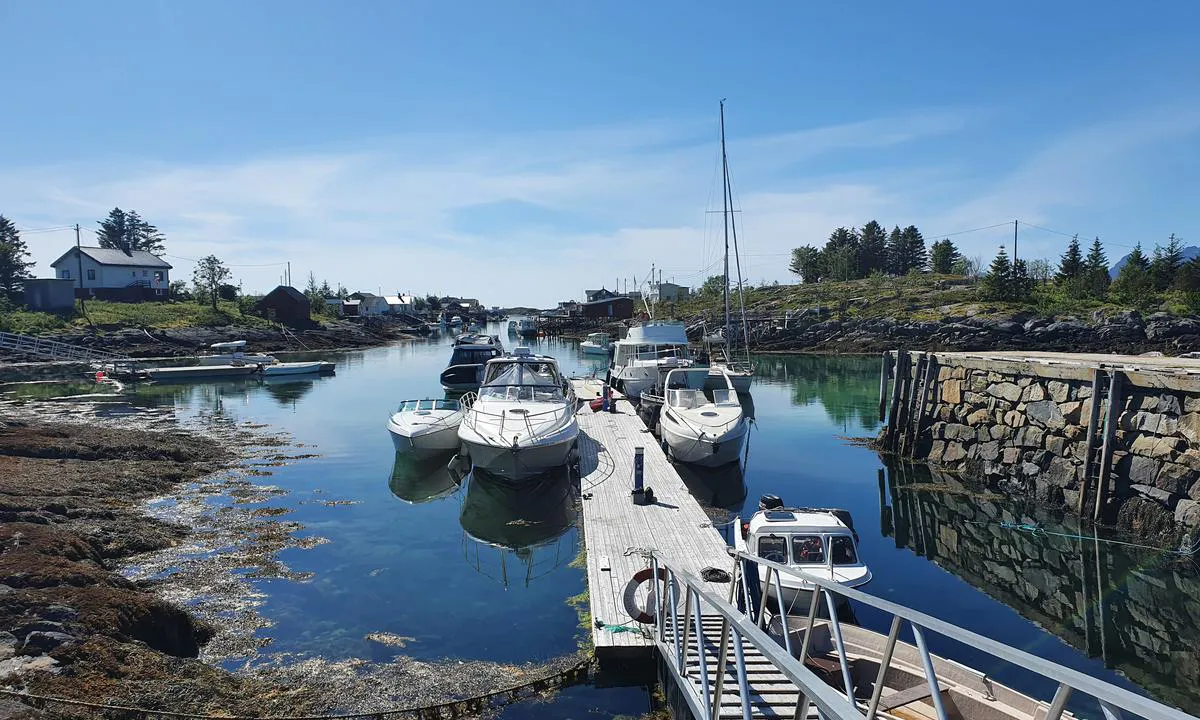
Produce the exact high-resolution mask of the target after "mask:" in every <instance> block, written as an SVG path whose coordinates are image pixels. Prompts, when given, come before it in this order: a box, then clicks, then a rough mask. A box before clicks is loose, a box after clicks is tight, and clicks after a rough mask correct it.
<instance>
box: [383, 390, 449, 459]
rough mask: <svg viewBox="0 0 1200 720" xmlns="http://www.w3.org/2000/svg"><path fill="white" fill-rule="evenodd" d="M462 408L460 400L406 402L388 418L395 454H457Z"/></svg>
mask: <svg viewBox="0 0 1200 720" xmlns="http://www.w3.org/2000/svg"><path fill="white" fill-rule="evenodd" d="M462 418H463V414H462V408H461V407H460V406H459V404H458V401H457V400H429V399H426V400H405V401H404V402H402V403H400V407H399V409H397V410H396V412H394V413H392V416H391V417H390V418H388V423H387V429H388V432H390V433H391V434H392V444H393V445H395V446H396V452H407V451H410V450H416V451H428V452H437V451H444V450H457V449H458V446H459V443H458V426H459V425H460V424H461V423H462Z"/></svg>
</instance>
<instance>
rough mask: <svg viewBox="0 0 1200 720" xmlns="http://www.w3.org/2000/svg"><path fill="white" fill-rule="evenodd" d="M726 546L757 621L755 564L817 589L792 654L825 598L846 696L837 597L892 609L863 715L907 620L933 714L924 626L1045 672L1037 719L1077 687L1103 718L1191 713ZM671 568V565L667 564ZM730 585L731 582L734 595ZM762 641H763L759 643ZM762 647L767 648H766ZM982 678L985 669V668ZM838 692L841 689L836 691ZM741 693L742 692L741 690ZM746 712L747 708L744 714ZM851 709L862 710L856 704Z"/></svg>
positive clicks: (937, 694) (1056, 719)
mask: <svg viewBox="0 0 1200 720" xmlns="http://www.w3.org/2000/svg"><path fill="white" fill-rule="evenodd" d="M730 554H731V555H733V556H734V558H735V560H737V562H736V563H735V569H734V577H733V585H734V587H735V588H736V589H737V591H738V592H741V593H742V598H741V599H742V600H743V602H744V603H745V605H744V606H745V607H746V608H748V611H749V613H750V616H751V618H752V619H753V624H754V626H755V627H757V628H759V629H763V628H765V625H766V610H767V603H765V602H759V603H758V605H757V607H756V606H755V603H754V602H753V598H752V593H751V592H750V584H749V583H746V582H741V580H742V579H743V578H744V577H745V576H747V575H750V574H751V573H753V576H754V577H755V578H757V575H758V570H757V568H756V567H755V566H761V567H763V568H765V569H766V576H765V578H764V579H763V583H762V585H763V586H765V587H767V588H773V589H774V591H775V597H777V598H781V597H782V596H783V588H782V581H781V577H784V576H791V577H795V578H798V579H801V580H803V581H804V582H806V583H810V584H811V585H812V586H813V588H814V592H813V593H812V600H811V603H810V605H809V608H808V618H807V622H808V625H807V630H806V631H805V633H804V639H803V641H802V642H801V647H800V648H799V649H798V650H796V651H794V649H793V648H792V639H791V633H790V632H789V631H788V629H787V623H786V618H783V619H782V620H783V622H782V623H781V630H782V635H783V645H784V649H785V650H786V651H787V654H788V656H789V657H791V656H796V657H797V658H799V661H800V662H803V660H804V659H805V656H806V653H807V651H808V649H809V647H808V645H809V640H810V638H812V637H813V628H814V625H815V624H816V622H817V613H818V610H819V606H820V605H821V600H822V597H823V598H824V601H825V606H826V608H825V609H826V610H827V611H828V613H829V618H828V620H823V622H828V623H829V626H830V631H831V633H832V635H833V644H834V648H835V651H836V653H837V655H838V664H839V665H840V670H841V674H842V679H843V683H844V685H843V687H844V688H851V690H848V691H847V693H846V694H845V696H844V698H843V699H844V700H845V701H847V702H849V701H851V700H852V698H853V690H852V688H853V684H852V683H851V682H850V662H849V659H848V657H847V655H846V647H845V643H844V642H843V640H842V633H841V629H840V624H839V621H838V615H837V610H836V608H837V605H838V603H837V599H838V598H841V599H845V600H854V601H856V602H858V603H861V604H863V605H867V606H870V607H872V608H875V609H876V610H879V611H882V612H883V613H885V614H887V615H890V616H891V618H892V620H891V627H890V629H889V632H888V636H887V643H886V645H885V647H884V650H883V657H882V658H881V660H880V662H879V674H878V677H877V678H876V680H875V685H874V689H873V691H872V694H871V698H870V701H869V702H868V703H867V705H866V708H865V716H866V720H874V719H875V718H876V716H877V715H878V714H879V713H880V712H882V711H880V710H879V703H880V699H881V692H882V689H883V681H884V678H885V676H886V675H887V672H888V669H889V667H890V664H891V661H892V658H893V653H894V651H895V649H896V642H897V639H898V638H899V635H900V631H901V629H902V626H903V624H904V623H908V625H909V627H910V628H911V630H912V634H913V638H914V639H915V640H916V647H917V651H918V653H919V655H920V658H921V664H922V666H923V670H924V674H925V681H926V683H927V684H928V688H929V691H930V695H929V697H930V699H931V702H932V703H933V706H934V710H935V711H936V713H937V717H938V720H947V717H948V716H947V711H946V707H945V706H944V704H943V701H942V695H941V692H942V690H944V688H942V687H941V686H940V685H939V683H938V680H937V676H936V672H935V670H934V665H933V658H932V656H931V655H930V653H929V647H928V643H927V641H926V637H925V636H926V633H927V632H932V633H936V634H938V635H941V636H943V637H946V638H949V639H951V640H955V641H957V642H960V643H963V644H964V645H966V646H968V647H971V648H973V649H975V650H978V651H981V652H983V653H986V654H988V655H991V656H992V657H994V658H996V659H998V660H1001V661H1003V662H1005V663H1008V664H1010V665H1012V666H1015V667H1019V668H1023V669H1025V670H1028V671H1031V672H1033V673H1035V674H1037V675H1040V676H1042V677H1043V678H1046V679H1048V680H1050V681H1051V682H1053V683H1056V689H1055V692H1054V696H1053V698H1052V699H1051V700H1050V701H1049V708H1048V709H1047V710H1046V714H1045V715H1044V716H1039V718H1040V720H1060V718H1061V717H1062V714H1063V711H1064V710H1065V709H1066V705H1067V701H1068V700H1070V698H1071V696H1072V695H1073V694H1076V693H1079V694H1082V695H1086V696H1090V697H1092V698H1094V699H1095V700H1096V701H1097V702H1098V703H1099V706H1100V711H1101V713H1102V714H1103V716H1104V718H1105V720H1121V718H1122V714H1121V713H1122V711H1124V712H1128V713H1130V714H1132V715H1136V716H1138V717H1141V718H1146V720H1195V718H1193V717H1192V716H1191V715H1188V714H1187V713H1185V712H1183V711H1181V710H1178V709H1175V708H1172V707H1169V706H1167V705H1164V704H1162V703H1160V702H1158V701H1156V700H1152V699H1150V698H1148V697H1145V696H1143V695H1139V694H1137V693H1135V692H1132V691H1130V690H1127V689H1125V688H1122V687H1118V686H1116V685H1113V684H1112V683H1109V682H1105V681H1104V680H1100V679H1099V678H1094V677H1092V676H1090V675H1087V674H1085V673H1082V672H1079V671H1078V670H1073V669H1071V668H1068V667H1065V666H1063V665H1059V664H1058V663H1055V662H1052V661H1050V660H1047V659H1045V658H1041V657H1038V656H1036V655H1032V654H1030V653H1028V652H1025V651H1024V650H1019V649H1017V648H1014V647H1012V646H1010V645H1006V644H1004V643H1002V642H999V641H997V640H993V639H991V638H988V637H984V636H983V635H979V634H978V633H974V632H972V631H970V630H967V629H965V628H961V627H959V626H957V625H954V624H952V623H950V622H947V621H945V620H939V619H937V618H935V617H933V616H931V615H927V614H925V613H922V612H920V611H917V610H913V609H911V608H907V607H904V606H903V605H898V604H896V603H893V602H889V601H887V600H883V599H881V598H878V597H875V596H874V595H869V594H867V593H864V592H862V591H861V590H855V589H853V588H849V587H845V586H844V585H841V584H838V583H836V582H832V581H831V580H828V579H826V578H822V577H819V576H817V575H814V574H812V573H808V572H805V571H804V570H801V569H799V568H796V567H793V566H788V565H785V564H782V563H778V562H773V561H770V560H765V559H763V558H761V557H759V556H757V555H754V554H751V553H749V552H745V551H734V550H731V551H730ZM668 574H671V570H670V568H669V566H668ZM733 592H734V590H732V589H731V593H730V594H731V602H732V598H733ZM760 649H761V648H760ZM763 654H764V655H766V654H767V653H766V652H764V653H763ZM985 682H987V680H986V676H985ZM805 694H806V690H805V689H803V688H802V689H801V698H802V700H803V698H804V696H805ZM839 694H840V693H839ZM743 697H744V693H743ZM818 707H821V709H822V710H823V711H825V712H826V714H825V716H824V717H825V718H826V720H828V718H829V714H828V712H829V711H828V710H826V709H825V708H824V707H822V706H820V705H819V704H818ZM803 716H804V715H803V714H800V713H799V711H798V714H797V715H796V717H803ZM746 717H747V718H748V717H749V715H746ZM855 717H862V715H861V714H860V713H857V712H856V715H855Z"/></svg>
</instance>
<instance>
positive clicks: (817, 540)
mask: <svg viewBox="0 0 1200 720" xmlns="http://www.w3.org/2000/svg"><path fill="white" fill-rule="evenodd" d="M792 557H793V558H795V560H794V561H793V562H795V563H796V564H806V565H807V564H819V565H824V564H825V543H824V542H823V541H822V540H821V536H820V535H793V536H792Z"/></svg>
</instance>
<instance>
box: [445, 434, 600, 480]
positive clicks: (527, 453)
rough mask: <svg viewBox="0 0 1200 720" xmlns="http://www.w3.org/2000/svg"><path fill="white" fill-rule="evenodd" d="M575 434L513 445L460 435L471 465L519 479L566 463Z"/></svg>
mask: <svg viewBox="0 0 1200 720" xmlns="http://www.w3.org/2000/svg"><path fill="white" fill-rule="evenodd" d="M576 438H577V435H576V434H571V435H567V436H564V437H563V438H562V439H561V440H559V441H557V442H554V443H549V444H544V445H542V444H540V445H526V446H524V447H516V448H513V447H501V446H497V445H492V444H490V443H487V442H483V441H480V440H468V439H466V438H460V439H461V440H462V443H463V447H464V448H465V449H466V451H467V454H468V455H469V456H470V458H471V464H473V465H474V466H475V467H477V468H482V469H483V470H486V471H487V472H489V473H492V474H493V475H499V476H500V477H505V478H509V479H510V480H523V479H526V478H530V477H534V476H537V475H541V474H542V473H546V472H549V471H551V470H554V469H556V468H561V467H562V466H564V465H566V464H567V461H568V460H569V459H570V457H571V451H572V450H573V449H574V447H575V440H576Z"/></svg>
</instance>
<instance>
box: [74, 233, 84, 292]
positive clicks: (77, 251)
mask: <svg viewBox="0 0 1200 720" xmlns="http://www.w3.org/2000/svg"><path fill="white" fill-rule="evenodd" d="M75 259H76V260H78V261H79V289H80V290H82V289H83V250H82V249H81V247H80V242H79V223H75ZM79 295H80V297H81V298H82V297H83V293H79Z"/></svg>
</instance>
